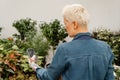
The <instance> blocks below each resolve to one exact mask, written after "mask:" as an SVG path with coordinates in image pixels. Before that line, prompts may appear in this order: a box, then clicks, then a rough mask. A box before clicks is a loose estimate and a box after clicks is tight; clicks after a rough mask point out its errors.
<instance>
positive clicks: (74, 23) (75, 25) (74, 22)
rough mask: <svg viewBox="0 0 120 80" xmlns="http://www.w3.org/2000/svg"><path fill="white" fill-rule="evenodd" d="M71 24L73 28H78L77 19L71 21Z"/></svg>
mask: <svg viewBox="0 0 120 80" xmlns="http://www.w3.org/2000/svg"><path fill="white" fill-rule="evenodd" d="M73 25H74V29H77V28H78V22H77V21H73Z"/></svg>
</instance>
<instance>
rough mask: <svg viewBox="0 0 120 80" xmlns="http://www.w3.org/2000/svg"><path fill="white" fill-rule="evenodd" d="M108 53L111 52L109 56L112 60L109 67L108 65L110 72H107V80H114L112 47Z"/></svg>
mask: <svg viewBox="0 0 120 80" xmlns="http://www.w3.org/2000/svg"><path fill="white" fill-rule="evenodd" d="M108 51H109V54H110V55H111V56H110V60H109V65H108V70H107V74H106V77H105V80H114V74H113V72H114V67H113V64H112V62H113V60H114V55H113V53H112V50H111V49H110V47H108Z"/></svg>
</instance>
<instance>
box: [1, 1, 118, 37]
mask: <svg viewBox="0 0 120 80" xmlns="http://www.w3.org/2000/svg"><path fill="white" fill-rule="evenodd" d="M71 3H81V4H83V6H85V7H86V8H87V9H88V10H89V12H90V14H91V21H90V24H89V29H90V31H91V30H94V29H95V28H97V27H101V26H102V27H104V28H109V29H112V30H118V29H120V15H119V14H120V0H0V27H3V30H2V36H0V37H1V38H5V37H9V36H11V35H12V34H13V33H15V32H17V31H16V30H15V28H13V27H12V23H13V21H14V20H19V19H21V18H26V17H30V18H32V19H34V20H37V21H38V23H39V21H50V20H52V19H55V18H57V19H59V20H61V21H62V15H61V11H62V8H63V7H64V6H65V5H66V4H71Z"/></svg>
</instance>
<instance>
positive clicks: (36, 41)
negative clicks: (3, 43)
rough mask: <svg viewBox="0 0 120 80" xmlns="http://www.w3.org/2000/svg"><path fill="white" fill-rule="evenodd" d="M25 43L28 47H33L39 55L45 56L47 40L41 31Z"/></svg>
mask: <svg viewBox="0 0 120 80" xmlns="http://www.w3.org/2000/svg"><path fill="white" fill-rule="evenodd" d="M27 44H28V47H31V48H33V49H34V50H35V51H36V53H37V55H39V56H46V55H47V54H48V50H49V48H50V47H49V43H48V41H47V40H46V39H45V38H44V36H43V35H42V33H39V34H37V35H35V36H34V37H33V38H32V39H31V40H29V41H28V43H27Z"/></svg>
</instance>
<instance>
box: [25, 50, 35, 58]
mask: <svg viewBox="0 0 120 80" xmlns="http://www.w3.org/2000/svg"><path fill="white" fill-rule="evenodd" d="M27 53H28V57H29V58H31V57H33V55H35V50H34V49H33V48H28V49H27Z"/></svg>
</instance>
